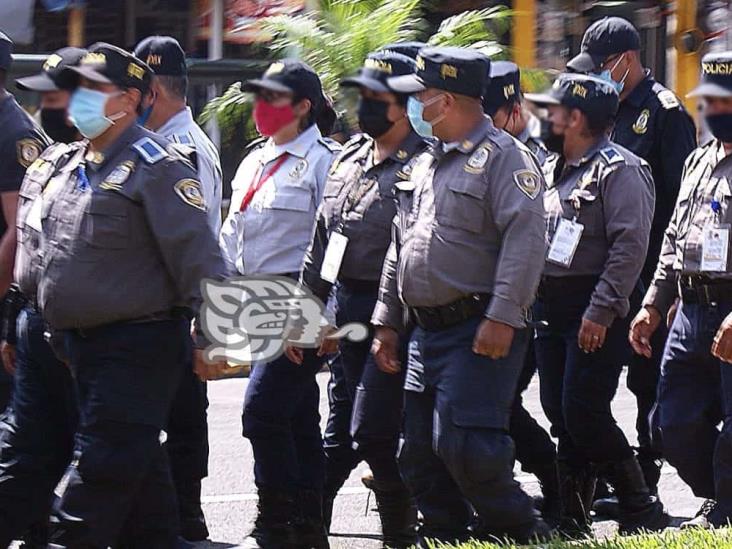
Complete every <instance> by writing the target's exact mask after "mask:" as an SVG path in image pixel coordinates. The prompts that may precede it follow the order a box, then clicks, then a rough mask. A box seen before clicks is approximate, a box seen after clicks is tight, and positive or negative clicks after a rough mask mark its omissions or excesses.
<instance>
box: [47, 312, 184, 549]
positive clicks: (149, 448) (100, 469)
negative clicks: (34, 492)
mask: <svg viewBox="0 0 732 549" xmlns="http://www.w3.org/2000/svg"><path fill="white" fill-rule="evenodd" d="M83 334H84V335H82V334H81V333H77V332H71V333H69V334H68V335H67V338H66V345H67V347H68V352H69V356H70V358H71V365H72V369H73V373H74V378H75V381H76V386H77V390H78V395H79V403H80V412H81V415H80V424H79V430H78V432H77V435H76V446H75V448H74V461H73V462H72V464H71V466H70V467H69V468H68V469H67V471H66V474H65V475H64V478H63V479H62V480H61V483H60V485H59V491H60V495H59V497H58V499H57V500H56V502H55V504H54V513H53V516H52V531H51V540H52V542H53V543H54V544H55V545H54V547H69V548H74V549H76V548H98V547H99V548H102V547H107V546H110V545H112V546H115V547H130V548H132V547H146V548H153V549H158V548H161V549H162V548H165V549H167V548H169V547H172V546H173V544H174V543H175V538H176V535H177V532H178V518H177V504H176V499H175V491H174V489H173V483H172V479H171V474H170V466H169V463H168V456H167V453H166V452H165V450H164V449H163V447H162V446H161V443H160V438H161V437H160V434H161V430H162V429H163V428H164V427H165V425H166V423H167V421H168V412H169V410H170V405H171V402H172V401H173V396H174V395H175V391H176V389H177V386H178V382H179V379H180V371H181V367H180V365H181V364H182V363H183V362H185V361H186V360H188V357H189V356H190V355H191V352H192V350H191V345H192V342H191V337H190V323H189V321H188V320H187V319H185V318H180V319H173V320H167V321H160V322H148V323H127V324H115V325H109V326H105V327H101V328H96V329H93V330H89V331H86V332H83ZM54 523H55V524H54Z"/></svg>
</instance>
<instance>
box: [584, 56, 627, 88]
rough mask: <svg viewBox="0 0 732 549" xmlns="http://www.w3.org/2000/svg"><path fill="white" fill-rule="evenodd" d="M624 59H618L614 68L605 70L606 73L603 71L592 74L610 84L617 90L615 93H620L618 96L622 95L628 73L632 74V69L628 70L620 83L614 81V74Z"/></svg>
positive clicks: (621, 57)
mask: <svg viewBox="0 0 732 549" xmlns="http://www.w3.org/2000/svg"><path fill="white" fill-rule="evenodd" d="M622 59H623V56H622V55H621V56H620V57H618V60H617V61H616V62H615V64H614V65H613V67H612V68H611V69H605V70H604V71H602V72H600V73H597V72H595V73H592V76H596V77H597V78H599V79H600V80H604V81H605V82H607V83H608V84H610V85H611V86H612V87H613V88H615V91H616V92H618V95H620V93H621V92H622V91H623V89H624V88H625V79H626V78H628V73H629V72H630V69H627V70H626V71H625V74H624V75H623V77H622V78H621V79H620V82H616V81H615V80H613V77H612V73H613V71H614V70H615V69H616V68H617V66H618V64H619V63H620V61H621V60H622Z"/></svg>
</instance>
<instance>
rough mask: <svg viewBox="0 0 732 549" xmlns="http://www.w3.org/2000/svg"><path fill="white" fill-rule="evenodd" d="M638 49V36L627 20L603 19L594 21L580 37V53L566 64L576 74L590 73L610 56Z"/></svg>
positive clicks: (620, 18)
mask: <svg viewBox="0 0 732 549" xmlns="http://www.w3.org/2000/svg"><path fill="white" fill-rule="evenodd" d="M639 49H640V35H639V34H638V31H637V30H636V29H635V27H634V26H633V25H632V23H631V22H630V21H628V20H627V19H623V18H622V17H603V18H602V19H600V20H599V21H595V22H594V23H592V25H590V26H589V27H588V28H587V30H586V31H585V35H584V36H583V37H582V45H581V46H580V53H579V55H577V56H576V57H574V58H573V59H570V61H569V63H567V68H568V69H571V70H573V71H576V72H592V71H594V70H596V69H597V68H599V67H600V65H602V63H603V62H604V61H605V60H606V59H607V58H608V57H610V56H611V55H615V54H618V53H623V52H626V51H630V50H639Z"/></svg>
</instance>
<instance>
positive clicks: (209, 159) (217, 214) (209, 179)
mask: <svg viewBox="0 0 732 549" xmlns="http://www.w3.org/2000/svg"><path fill="white" fill-rule="evenodd" d="M157 133H159V134H160V135H162V136H163V137H167V138H168V139H170V140H171V141H173V142H175V143H180V144H181V145H185V146H187V147H191V148H192V149H193V150H194V152H195V160H196V162H195V167H196V172H197V173H198V180H199V181H200V182H201V190H202V192H203V198H204V200H205V201H206V214H207V216H208V224H209V226H210V227H211V230H212V231H213V232H214V234H215V235H217V236H218V234H219V230H220V229H221V178H222V175H221V160H220V159H219V151H218V150H216V147H215V146H214V144H213V143H212V142H211V140H210V139H209V138H208V136H207V135H206V132H204V131H203V130H202V129H201V128H200V126H199V125H198V124H196V122H195V120H193V114H192V113H191V109H190V107H186V108H185V109H183V110H182V111H180V112H178V113H177V114H175V115H173V116H172V117H171V118H170V119H169V120H168V121H167V122H166V123H165V124H163V125H162V126H160V128H158V130H157Z"/></svg>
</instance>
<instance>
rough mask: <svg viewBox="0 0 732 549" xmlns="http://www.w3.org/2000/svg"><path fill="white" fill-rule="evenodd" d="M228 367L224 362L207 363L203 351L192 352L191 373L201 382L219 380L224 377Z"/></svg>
mask: <svg viewBox="0 0 732 549" xmlns="http://www.w3.org/2000/svg"><path fill="white" fill-rule="evenodd" d="M228 367H229V365H228V364H227V363H226V361H225V360H217V361H214V362H209V361H208V360H206V359H205V358H204V354H203V349H194V351H193V372H194V373H195V374H196V375H197V376H198V379H200V380H201V381H209V380H212V379H219V378H221V377H223V376H224V373H225V372H226V370H227V368H228Z"/></svg>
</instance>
